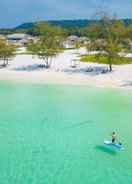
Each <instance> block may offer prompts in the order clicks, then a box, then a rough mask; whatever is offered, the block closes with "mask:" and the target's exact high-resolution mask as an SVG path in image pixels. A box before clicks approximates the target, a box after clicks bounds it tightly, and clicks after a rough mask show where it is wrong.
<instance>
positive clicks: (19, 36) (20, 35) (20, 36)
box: [7, 33, 29, 39]
mask: <svg viewBox="0 0 132 184" xmlns="http://www.w3.org/2000/svg"><path fill="white" fill-rule="evenodd" d="M28 36H29V35H27V34H23V33H16V34H9V35H7V39H26V38H27V37H28Z"/></svg>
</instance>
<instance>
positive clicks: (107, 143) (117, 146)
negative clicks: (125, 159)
mask: <svg viewBox="0 0 132 184" xmlns="http://www.w3.org/2000/svg"><path fill="white" fill-rule="evenodd" d="M104 144H106V145H108V146H111V147H113V148H115V149H119V150H124V147H123V145H122V144H119V143H112V141H104Z"/></svg>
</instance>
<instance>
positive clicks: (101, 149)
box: [95, 145, 117, 156]
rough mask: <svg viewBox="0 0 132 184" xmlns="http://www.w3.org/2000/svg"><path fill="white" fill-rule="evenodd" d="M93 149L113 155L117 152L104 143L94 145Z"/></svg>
mask: <svg viewBox="0 0 132 184" xmlns="http://www.w3.org/2000/svg"><path fill="white" fill-rule="evenodd" d="M95 149H96V150H98V151H101V152H104V153H107V154H109V155H113V156H114V155H116V154H117V152H116V151H115V150H113V149H111V148H108V147H106V146H105V145H96V146H95Z"/></svg>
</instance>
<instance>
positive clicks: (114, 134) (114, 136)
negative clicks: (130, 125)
mask: <svg viewBox="0 0 132 184" xmlns="http://www.w3.org/2000/svg"><path fill="white" fill-rule="evenodd" d="M116 137H117V136H116V132H112V143H115V142H116Z"/></svg>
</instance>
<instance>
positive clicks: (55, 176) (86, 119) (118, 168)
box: [0, 82, 132, 184]
mask: <svg viewBox="0 0 132 184" xmlns="http://www.w3.org/2000/svg"><path fill="white" fill-rule="evenodd" d="M113 130H115V131H117V133H118V139H119V141H121V142H122V143H124V147H125V150H123V151H118V150H114V149H112V148H109V147H107V146H105V145H104V144H103V141H104V140H105V139H110V138H111V132H112V131H113ZM0 183H1V184H106V183H107V184H132V92H131V91H121V90H114V89H99V88H89V87H86V86H85V87H83V86H65V85H64V86H63V85H62V86H59V85H35V84H33V85H29V84H15V83H14V84H13V83H12V84H11V83H9V82H1V83H0Z"/></svg>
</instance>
